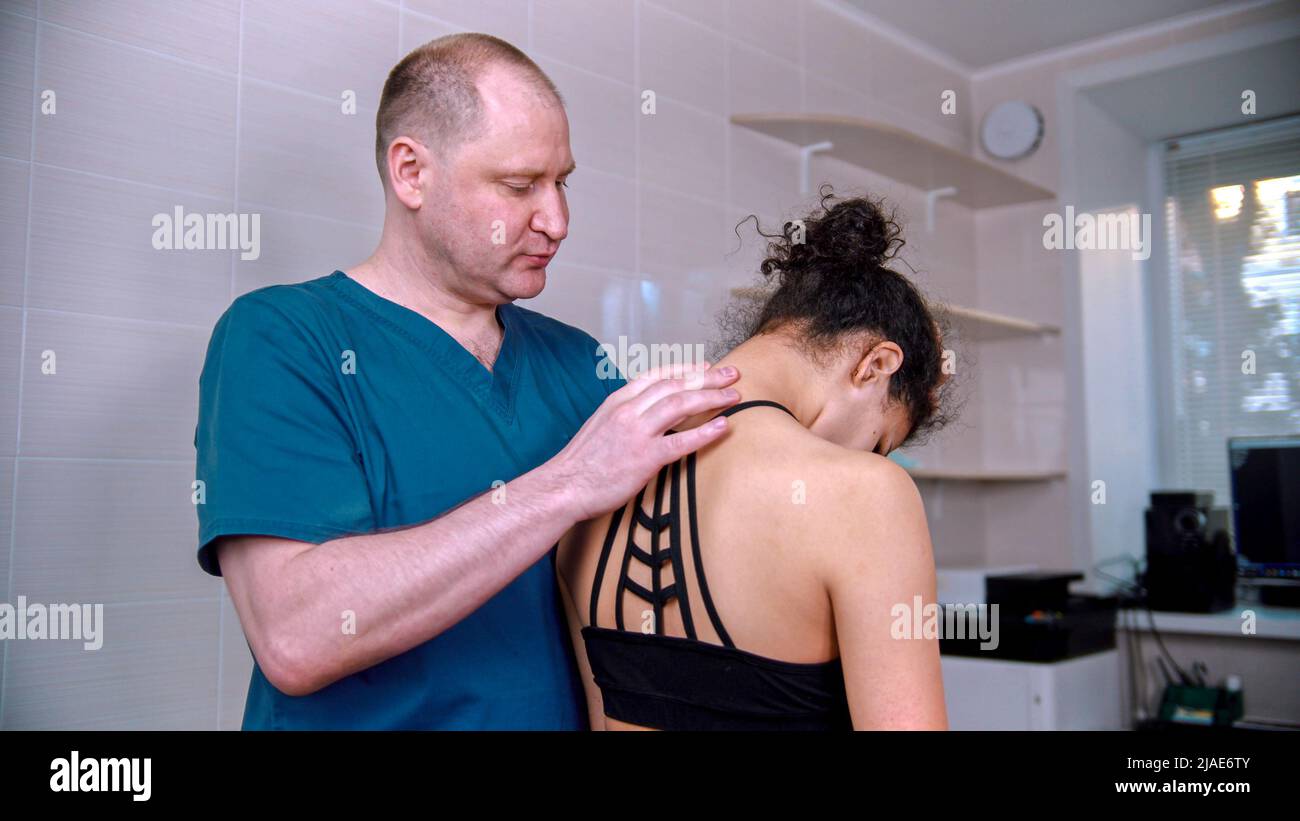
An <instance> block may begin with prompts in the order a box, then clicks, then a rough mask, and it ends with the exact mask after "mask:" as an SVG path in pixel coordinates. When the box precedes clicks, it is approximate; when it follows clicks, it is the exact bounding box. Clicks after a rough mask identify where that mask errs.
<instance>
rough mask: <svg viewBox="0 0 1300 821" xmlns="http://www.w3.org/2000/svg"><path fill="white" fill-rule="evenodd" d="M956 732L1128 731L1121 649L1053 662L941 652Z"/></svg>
mask: <svg viewBox="0 0 1300 821" xmlns="http://www.w3.org/2000/svg"><path fill="white" fill-rule="evenodd" d="M941 661H942V664H943V689H944V700H945V702H946V704H947V706H948V727H949V729H952V730H1124V729H1128V728H1127V727H1126V726H1125V722H1124V719H1123V715H1122V712H1121V706H1120V705H1121V691H1120V688H1121V686H1122V681H1121V679H1120V675H1121V674H1120V663H1119V651H1118V650H1106V651H1104V652H1101V653H1092V654H1090V655H1087V656H1080V657H1078V658H1072V659H1066V660H1064V661H1058V662H1052V663H1048V664H1037V663H1032V662H1025V661H1006V660H1003V659H993V658H972V657H967V656H948V655H945V656H942V658H941Z"/></svg>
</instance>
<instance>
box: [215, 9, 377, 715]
mask: <svg viewBox="0 0 1300 821" xmlns="http://www.w3.org/2000/svg"><path fill="white" fill-rule="evenodd" d="M397 16H398V19H399V20H400V19H401V16H402V12H401V9H400V7H399V9H398V12H397ZM235 48H236V56H235V171H234V175H235V184H234V210H235V213H236V214H238V213H239V159H240V158H239V151H240V135H241V132H242V129H241V128H240V126H241V114H242V109H243V96H244V0H239V33H238V40H236V42H235ZM238 260H239V255H238V254H236V253H235V252H234V251H233V250H232V251H231V252H230V301H231V302H233V301H234V299H235V268H236V266H237V265H238ZM195 424H198V423H197V420H196V422H195ZM194 470H195V472H196V473H197V471H198V456H197V454H196V455H195V464H194ZM194 515H195V517H196V518H197V517H198V508H197V507H195V509H194ZM218 584H219V586H218V588H217V716H216V723H215V729H217V730H220V729H221V710H222V707H223V706H224V704H223V699H222V694H223V691H224V689H225V688H223V687H222V686H221V682H222V678H223V676H224V673H225V670H224V666H225V665H224V661H225V656H226V654H225V653H224V652H223V650H222V648H223V647H224V645H225V643H226V637H225V624H226V620H225V618H224V617H223V616H224V613H225V608H224V606H223V604H224V599H225V596H226V583H225V581H224V580H222V581H220V582H219V583H218Z"/></svg>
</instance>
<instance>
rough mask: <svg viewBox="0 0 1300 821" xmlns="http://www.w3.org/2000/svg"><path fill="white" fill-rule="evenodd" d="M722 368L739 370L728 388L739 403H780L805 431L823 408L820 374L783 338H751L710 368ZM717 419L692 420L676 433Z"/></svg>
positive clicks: (704, 416) (705, 416)
mask: <svg viewBox="0 0 1300 821" xmlns="http://www.w3.org/2000/svg"><path fill="white" fill-rule="evenodd" d="M724 365H734V366H735V367H736V368H738V369H739V370H740V378H739V379H738V380H736V382H735V383H734V384H733V385H732V386H731V387H733V388H735V389H736V390H737V391H739V392H740V401H741V402H749V401H752V400H756V399H767V400H770V401H772V402H777V403H780V404H782V405H784V406H785V407H787V408H789V409H790V411H791V412H792V413H793V414H794V415H795V418H796V419H798V420H799V424H801V425H803V426H804V427H805V428H807V427H811V426H812V424H813V423H814V422H815V421H816V420H817V417H818V416H820V415H821V413H822V409H823V408H824V407H825V404H826V394H825V388H824V385H823V381H822V380H823V379H824V378H825V377H824V376H823V372H822V370H821V369H820V368H817V367H816V366H814V365H813V363H812V362H810V361H809V360H808V357H807V356H805V355H804V354H803V353H801V352H800V351H799V350H797V349H796V348H795V346H794V344H793V343H792V342H791V341H790V340H789V338H788V337H786V336H784V335H781V334H771V333H769V334H760V335H758V336H754V337H751V338H749V339H747V340H745V341H744V342H742V343H741V344H740V345H738V346H736V348H735V350H733V351H731V352H730V353H728V354H727V355H726V356H724V357H722V358H721V359H719V360H718V361H717V362H716V363H714V365H713V367H715V368H718V367H722V366H724ZM716 415H717V411H709V412H707V413H703V414H698V415H696V416H692V417H690V418H689V419H687V420H686V421H685V422H683V423H682V424H681V425H679V426H677V430H686V429H688V428H693V427H695V426H696V425H701V424H704V423H705V422H707V421H708V420H709V419H711V418H713V417H714V416H716Z"/></svg>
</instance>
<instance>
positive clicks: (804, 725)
mask: <svg viewBox="0 0 1300 821" xmlns="http://www.w3.org/2000/svg"><path fill="white" fill-rule="evenodd" d="M764 406H766V407H773V408H778V409H780V410H782V411H785V412H786V413H789V414H790V415H791V416H792V417H793V416H794V414H793V413H791V412H790V410H789V409H788V408H786V407H785V406H784V405H781V404H779V403H777V402H772V401H769V400H765V399H763V400H752V401H748V402H741V403H740V404H737V405H734V406H732V407H730V408H728V409H726V410H725V411H723V412H722V413H720V414H718V415H719V416H730V415H731V414H733V413H737V412H739V411H741V410H744V409H746V408H753V407H764ZM683 462H685V473H686V493H685V496H686V512H685V515H684V516H683V513H682V509H681V508H682V505H681V502H682V488H681V484H682V481H681V478H682V477H681V474H682V467H683V465H682V463H683ZM695 466H696V456H695V454H694V453H691V454H689V455H687V456H686V457H685V458H684V459H683V460H678V461H677V462H674V463H672V464H671V465H665V466H664V467H663V468H661V469H660V471H659V474H658V476H657V477H656V479H655V482H654V503H653V513H652V514H647V513H646V512H645V510H644V502H645V495H646V491H647V490H648V489H649V488H648V486H647V487H646V488H642V489H641V491H640V492H639V493H637V495H636V498H635V499H633V500H632V501H631V502H630V503H629V504H628V505H625V506H624V507H622V508H619V509H618V510H616V511H614V514H613V516H612V518H611V519H610V523H609V528H608V530H607V531H606V533H605V539H604V544H603V545H602V547H601V551H600V558H599V560H598V561H597V564H596V573H595V577H594V579H593V581H592V588H591V601H590V606H589V610H590V613H589V619H588V621H589V626H587V627H584V628H583V629H582V636H583V640H584V644H585V646H586V649H587V658H588V661H589V662H590V664H591V668H592V674H593V677H594V678H595V681H596V684H597V686H599V687H600V689H601V694H602V697H603V701H604V706H605V714H606V715H608V716H609V717H611V718H615V719H618V720H620V721H626V722H628V723H631V724H638V725H641V726H647V727H656V728H659V729H684V730H694V729H733V730H739V729H806V730H814V729H850V728H851V727H852V724H851V721H850V719H849V714H848V704H847V698H846V696H845V692H844V675H843V671H842V669H841V666H840V661H839V659H833V660H831V661H828V662H822V663H812V664H807V663H798V662H788V661H781V660H779V659H772V658H767V657H765V656H760V655H757V654H755V653H750V652H747V651H745V650H741V649H739V648H737V647H736V646H735V643H734V642H733V641H732V639H731V636H730V635H729V634H728V633H727V629H726V627H725V626H724V625H723V623H722V619H721V618H720V617H719V615H718V610H717V608H716V607H715V606H714V602H713V598H712V597H711V596H710V594H709V586H708V580H707V579H706V578H705V574H704V564H703V560H702V558H701V547H700V539H699V526H698V522H697V519H696V493H695ZM665 494H667V496H668V500H667V501H668V509H667V510H666V511H665V510H664V501H665V499H664V497H665ZM629 508H630V513H629V512H628V510H629ZM625 516H630V521H629V523H628V528H627V536H626V540H625V544H624V549H623V554H622V558H621V561H619V563H618V564H619V569H618V584H617V586H616V587H615V592H614V621H615V627H614V628H608V627H601V626H600V625H599V619H598V609H599V607H598V605H599V599H600V590H601V587H602V584H603V582H604V578H605V574H606V572H607V570H608V569H609V568H608V566H609V562H610V558H611V556H612V554H613V550H614V542H615V539H616V537H617V535H618V531H619V528H620V525H621V524H622V521H623V519H624V517H625ZM683 520H685V521H683ZM638 527H640V528H642V529H644V530H645V531H647V532H648V533H649V545H648V549H647V548H646V547H643V546H642V545H640V544H638V543H637V539H636V536H637V528H638ZM683 528H689V535H690V547H691V549H690V550H689V551H687V550H686V545H685V543H684V541H683V538H682V536H683V533H682V531H683ZM665 533H667V535H668V544H667V546H662V544H661V540H662V536H663V535H664V534H665ZM687 552H689V553H690V554H691V555H690V556H689V557H688V556H686V555H684V554H685V553H687ZM688 559H689V561H690V562H691V568H692V570H693V572H694V579H695V588H696V591H697V592H698V594H699V598H700V601H701V602H702V604H703V608H704V614H703V616H704V617H707V619H708V620H709V624H710V625H711V626H712V628H713V632H715V633H716V634H717V637H718V640H719V641H721V644H716V643H713V642H709V641H703V640H700V639H699V638H698V632H699V630H698V629H697V628H698V626H699V625H698V623H697V621H696V619H697V618H698V617H700V616H701V614H700V613H698V612H695V611H694V609H693V607H692V604H693V597H692V595H691V592H690V590H688V587H689V585H688V583H687V574H686V572H685V571H686V562H687V561H688ZM633 560H635V561H637V562H639V563H641V564H642V565H644V566H645V567H647V568H648V569H649V573H650V586H649V587H646V586H645V585H643V584H641V583H639V582H637V581H635V580H634V579H632V578H631V576H630V575H629V570H630V568H631V566H632V564H631V563H632V561H633ZM666 564H671V566H672V582H671V583H669V584H663V581H662V576H663V571H664V567H665V565H666ZM628 594H631V595H633V596H636V597H637V598H639V599H641V600H642V601H644V602H645V603H646V604H647V605H649V607H650V608H652V611H651V612H652V613H653V620H652V624H653V628H654V632H653V633H650V632H642V631H641V630H636V631H630V630H628V629H627V628H626V625H625V624H624V617H623V603H624V601H625V599H626V596H627V595H628ZM674 598H676V599H677V601H678V613H679V615H680V618H681V622H682V629H683V631H684V632H685V633H686V636H685V637H681V636H673V635H668V634H666V633H665V632H664V607H665V606H666V605H667V604H668V603H669V602H670V601H671V600H672V599H674Z"/></svg>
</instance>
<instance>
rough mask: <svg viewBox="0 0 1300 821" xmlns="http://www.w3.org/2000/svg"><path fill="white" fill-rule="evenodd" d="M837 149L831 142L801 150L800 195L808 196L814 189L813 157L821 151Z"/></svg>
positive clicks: (804, 147) (806, 146)
mask: <svg viewBox="0 0 1300 821" xmlns="http://www.w3.org/2000/svg"><path fill="white" fill-rule="evenodd" d="M834 147H835V144H834V143H831V142H820V143H813V144H812V145H805V146H801V147H800V148H799V193H800V194H808V193H809V191H808V189H809V188H811V187H812V155H813V154H816V153H817V152H819V151H830V150H831V149H832V148H834Z"/></svg>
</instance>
